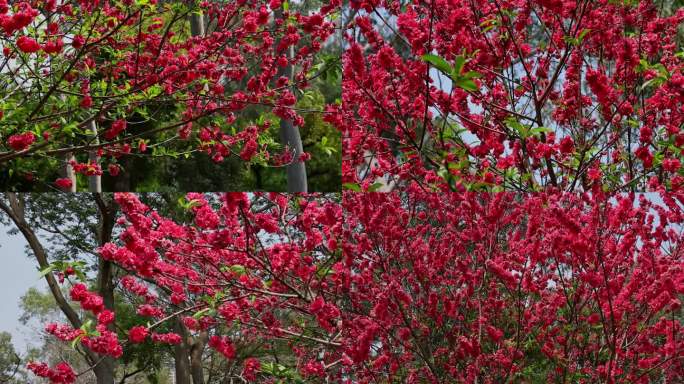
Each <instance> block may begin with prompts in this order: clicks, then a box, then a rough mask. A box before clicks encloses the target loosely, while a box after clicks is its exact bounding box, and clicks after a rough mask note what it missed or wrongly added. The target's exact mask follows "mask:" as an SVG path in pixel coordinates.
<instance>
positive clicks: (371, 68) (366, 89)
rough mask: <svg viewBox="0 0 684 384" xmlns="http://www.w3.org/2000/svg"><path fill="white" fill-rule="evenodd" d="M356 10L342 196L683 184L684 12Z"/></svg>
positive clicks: (486, 4) (488, 6) (498, 2)
mask: <svg viewBox="0 0 684 384" xmlns="http://www.w3.org/2000/svg"><path fill="white" fill-rule="evenodd" d="M348 4H349V5H348V7H347V8H345V9H344V10H343V12H342V14H343V18H344V23H343V24H342V25H343V33H344V36H345V40H346V44H347V49H346V50H345V51H344V54H343V58H342V60H343V80H342V89H343V95H342V107H341V113H342V115H341V116H340V121H339V123H340V124H341V125H342V127H341V129H342V133H343V148H344V158H343V166H342V167H343V169H342V172H343V176H342V177H343V183H344V187H345V189H348V190H361V191H390V190H394V189H404V188H406V187H407V186H410V185H415V184H417V185H420V186H422V187H424V188H432V189H435V190H452V191H458V190H474V191H488V192H498V191H504V190H506V191H520V192H535V191H541V190H548V189H553V190H562V191H569V192H582V191H591V190H594V189H601V190H609V191H636V192H639V191H645V190H655V189H657V188H660V187H664V188H667V189H678V188H679V187H680V186H681V184H682V173H683V172H684V171H682V168H681V161H682V153H681V151H682V147H683V146H684V131H683V130H682V124H683V123H684V83H683V82H682V79H683V77H682V69H683V68H684V54H683V53H682V42H684V35H683V34H682V28H681V25H682V20H683V19H684V12H683V10H682V7H681V5H680V4H679V3H678V2H671V1H658V0H647V1H612V0H599V1H594V0H591V1H590V0H579V1H563V0H558V1H542V0H531V1H502V0H492V1H478V2H473V1H469V0H449V1H447V0H434V1H428V0H425V1H370V0H369V1H350V2H349V3H348Z"/></svg>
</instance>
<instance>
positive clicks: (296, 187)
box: [276, 11, 308, 193]
mask: <svg viewBox="0 0 684 384" xmlns="http://www.w3.org/2000/svg"><path fill="white" fill-rule="evenodd" d="M281 14H282V11H278V12H277V13H276V17H279V15H281ZM276 45H277V43H276ZM287 57H288V59H290V60H291V59H292V58H293V57H294V47H293V46H290V47H289V48H288V51H287ZM293 74H294V68H293V66H292V64H288V65H287V66H285V68H283V70H282V72H281V73H280V75H281V76H285V77H287V78H288V79H290V83H292V80H293ZM280 142H281V144H283V146H285V147H287V148H288V149H289V151H291V152H292V154H293V159H292V162H290V164H288V166H287V191H288V192H290V193H292V192H303V193H306V192H307V191H308V185H307V180H306V164H305V163H304V162H303V161H299V156H300V155H301V154H302V153H304V147H303V145H302V137H301V136H300V134H299V128H297V127H295V126H294V124H292V121H291V120H287V119H280Z"/></svg>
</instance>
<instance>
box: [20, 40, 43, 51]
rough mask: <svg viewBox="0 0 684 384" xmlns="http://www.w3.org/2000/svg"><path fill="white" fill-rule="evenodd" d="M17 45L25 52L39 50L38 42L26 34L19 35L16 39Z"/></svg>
mask: <svg viewBox="0 0 684 384" xmlns="http://www.w3.org/2000/svg"><path fill="white" fill-rule="evenodd" d="M17 47H18V48H19V50H21V51H22V52H25V53H33V52H38V51H40V44H38V42H36V41H35V40H34V39H32V38H30V37H28V36H21V37H20V38H18V39H17Z"/></svg>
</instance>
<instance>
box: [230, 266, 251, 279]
mask: <svg viewBox="0 0 684 384" xmlns="http://www.w3.org/2000/svg"><path fill="white" fill-rule="evenodd" d="M229 269H230V271H231V272H233V273H234V274H236V275H238V276H242V275H244V274H245V273H247V269H246V268H245V267H244V266H243V265H240V264H235V265H232V266H231V267H230V268H229Z"/></svg>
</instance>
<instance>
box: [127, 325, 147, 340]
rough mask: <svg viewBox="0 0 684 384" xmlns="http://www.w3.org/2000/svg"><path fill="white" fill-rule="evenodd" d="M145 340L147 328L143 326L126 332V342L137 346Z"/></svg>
mask: <svg viewBox="0 0 684 384" xmlns="http://www.w3.org/2000/svg"><path fill="white" fill-rule="evenodd" d="M146 338H147V328H146V327H143V326H140V325H138V326H135V327H133V328H131V329H130V330H129V331H128V340H130V341H131V343H135V344H139V343H142V342H144V341H145V339H146Z"/></svg>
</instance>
